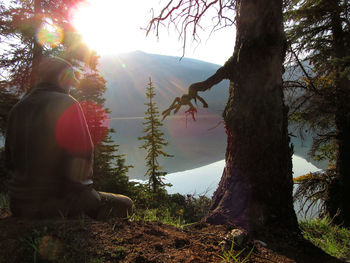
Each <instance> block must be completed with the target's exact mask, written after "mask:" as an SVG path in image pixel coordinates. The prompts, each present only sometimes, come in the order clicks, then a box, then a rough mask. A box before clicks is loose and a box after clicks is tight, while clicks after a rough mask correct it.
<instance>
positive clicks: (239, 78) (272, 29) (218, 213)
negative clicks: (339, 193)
mask: <svg viewBox="0 0 350 263" xmlns="http://www.w3.org/2000/svg"><path fill="white" fill-rule="evenodd" d="M236 36H237V38H236V45H235V51H234V55H233V57H232V58H231V59H230V60H229V61H228V63H226V65H225V66H226V68H225V66H224V68H225V70H226V71H227V74H229V79H230V80H231V83H230V94H229V99H228V102H227V105H226V108H225V112H224V120H225V124H226V133H227V149H226V167H225V169H224V172H223V176H222V178H221V181H220V184H219V187H218V188H217V190H216V192H215V193H214V197H213V205H212V207H211V211H210V213H209V215H208V216H207V218H206V221H207V222H210V223H215V224H223V223H233V224H236V225H239V226H242V227H244V228H246V229H247V230H248V231H252V232H254V231H258V230H261V229H262V228H265V227H266V226H269V225H271V224H272V225H273V226H276V224H277V225H281V224H283V225H287V226H288V227H292V228H294V230H296V229H297V220H296V215H295V212H294V209H293V200H292V187H293V181H292V162H291V155H292V150H291V148H290V147H289V137H288V131H287V126H288V124H287V109H286V107H285V106H284V103H283V92H282V71H283V67H282V63H283V60H284V54H285V50H284V49H285V41H286V40H285V37H284V31H283V24H282V1H281V0H270V1H263V0H245V1H239V4H238V9H237V35H236Z"/></svg>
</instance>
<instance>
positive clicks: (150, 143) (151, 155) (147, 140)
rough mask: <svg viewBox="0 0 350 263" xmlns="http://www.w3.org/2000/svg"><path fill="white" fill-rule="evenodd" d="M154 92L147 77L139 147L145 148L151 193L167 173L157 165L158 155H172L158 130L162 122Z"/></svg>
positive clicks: (155, 190)
mask: <svg viewBox="0 0 350 263" xmlns="http://www.w3.org/2000/svg"><path fill="white" fill-rule="evenodd" d="M155 95H156V93H155V91H154V87H153V83H152V81H151V78H150V79H149V83H148V87H147V88H146V98H147V99H148V102H147V103H145V105H146V106H147V110H146V111H145V114H146V116H145V117H144V119H145V122H144V123H143V125H144V129H143V133H144V134H145V135H144V136H142V137H139V138H138V139H139V140H144V144H143V145H142V146H140V148H141V149H145V150H147V156H146V165H147V167H148V170H147V172H146V174H145V176H147V177H148V187H149V189H150V190H152V192H153V193H158V192H159V191H161V190H162V189H164V187H165V186H167V185H169V184H165V183H164V182H163V177H164V176H165V175H166V174H167V173H166V172H164V171H162V167H161V166H160V165H159V162H158V158H159V156H164V157H172V155H170V154H167V153H166V152H165V151H164V150H163V147H164V146H166V145H168V143H167V142H166V141H165V139H164V137H163V136H164V133H163V132H161V131H160V127H162V126H163V124H162V123H161V122H160V121H159V111H158V107H157V106H156V104H155V102H154V97H155Z"/></svg>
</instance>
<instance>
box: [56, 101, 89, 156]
mask: <svg viewBox="0 0 350 263" xmlns="http://www.w3.org/2000/svg"><path fill="white" fill-rule="evenodd" d="M55 132H56V141H57V143H58V144H59V145H60V146H61V147H63V148H64V149H66V150H67V151H69V152H71V153H86V152H89V151H90V150H91V149H92V147H93V145H92V143H91V139H90V135H89V131H88V128H87V127H86V123H85V121H84V115H83V112H82V110H81V107H80V105H79V103H74V104H73V105H71V106H70V107H68V108H67V109H66V110H65V111H64V112H63V113H62V114H61V116H60V117H59V119H58V121H57V123H56V131H55Z"/></svg>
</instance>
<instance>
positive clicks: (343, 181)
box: [286, 0, 350, 225]
mask: <svg viewBox="0 0 350 263" xmlns="http://www.w3.org/2000/svg"><path fill="white" fill-rule="evenodd" d="M349 16H350V5H349V2H348V1H343V0H317V1H316V0H290V1H286V25H287V37H288V39H289V41H290V44H291V47H290V51H291V54H292V55H293V57H294V58H295V59H296V60H297V61H296V62H297V63H296V64H297V65H298V66H301V65H305V64H308V65H309V67H308V69H307V70H304V71H303V73H304V74H303V75H304V76H303V77H302V78H299V79H295V80H293V81H291V82H289V83H287V85H288V86H289V87H291V88H293V89H295V90H296V91H295V93H296V95H297V96H296V99H295V100H294V101H293V102H292V104H291V105H290V106H291V109H292V114H291V119H292V120H293V121H295V122H296V123H298V124H299V126H300V129H301V130H303V129H304V130H305V129H306V130H311V131H313V133H314V134H315V137H314V140H313V146H312V148H311V155H312V156H314V157H315V158H316V159H328V160H329V161H330V163H331V164H332V163H335V164H336V168H335V173H336V176H334V177H332V180H333V181H332V183H331V184H332V187H331V190H330V192H329V195H328V198H329V200H328V202H329V203H330V204H332V205H333V207H332V206H331V205H329V206H327V209H328V212H329V213H330V216H331V217H333V216H335V215H336V214H337V210H338V207H339V208H340V210H341V213H340V215H339V219H338V220H337V221H338V222H344V223H345V224H348V225H350V209H349V206H348V201H349V200H350V194H349V193H348V192H349V191H348V189H349V187H350V165H349V162H348V160H349V158H350V139H349V136H348V135H349V133H350V105H349V101H350V22H349ZM298 56H300V57H302V59H301V61H299V60H298V58H297V57H298ZM332 169H333V168H332ZM332 169H331V170H330V171H329V173H330V172H331V171H333V170H332Z"/></svg>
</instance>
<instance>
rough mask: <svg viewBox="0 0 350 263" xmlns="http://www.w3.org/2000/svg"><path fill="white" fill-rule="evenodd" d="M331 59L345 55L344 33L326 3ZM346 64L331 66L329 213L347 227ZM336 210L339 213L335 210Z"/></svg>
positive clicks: (335, 6) (349, 93)
mask: <svg viewBox="0 0 350 263" xmlns="http://www.w3.org/2000/svg"><path fill="white" fill-rule="evenodd" d="M330 4H331V7H330V10H332V12H331V25H332V34H333V38H332V41H333V43H332V45H333V51H334V52H333V58H334V59H335V60H336V61H342V60H343V59H344V58H345V57H346V56H347V47H346V46H345V43H346V40H345V38H346V37H345V32H344V30H343V27H342V21H341V14H340V13H341V11H342V10H341V7H340V6H341V5H340V3H339V1H333V2H330ZM346 67H347V65H346V64H345V65H344V64H342V63H341V62H338V63H337V64H335V68H334V71H335V72H336V83H335V106H336V112H335V126H336V127H335V128H336V134H337V136H336V145H337V157H336V180H335V182H333V184H332V185H331V188H330V196H329V200H327V201H328V203H329V210H328V212H329V214H330V216H331V217H334V222H335V223H338V224H344V225H345V226H347V227H350V205H349V202H350V163H349V160H350V136H349V134H350V105H349V101H350V80H349V79H348V78H347V76H346V75H345V74H344V72H345V71H346ZM338 209H339V211H338Z"/></svg>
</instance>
